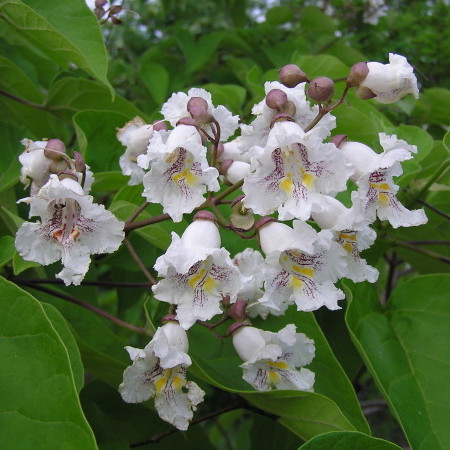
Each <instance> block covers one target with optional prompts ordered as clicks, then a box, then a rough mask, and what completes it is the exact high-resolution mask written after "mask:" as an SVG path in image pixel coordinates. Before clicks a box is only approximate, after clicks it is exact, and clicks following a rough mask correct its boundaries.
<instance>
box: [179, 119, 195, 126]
mask: <svg viewBox="0 0 450 450" xmlns="http://www.w3.org/2000/svg"><path fill="white" fill-rule="evenodd" d="M178 125H189V126H191V127H198V123H197V122H196V121H195V120H194V119H193V118H192V117H183V118H182V119H180V120H179V121H178V122H177V126H178Z"/></svg>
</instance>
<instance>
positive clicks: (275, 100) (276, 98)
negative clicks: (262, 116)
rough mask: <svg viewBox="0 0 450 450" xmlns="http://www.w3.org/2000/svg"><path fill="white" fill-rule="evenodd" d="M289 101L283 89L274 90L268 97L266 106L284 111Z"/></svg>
mask: <svg viewBox="0 0 450 450" xmlns="http://www.w3.org/2000/svg"><path fill="white" fill-rule="evenodd" d="M287 101H288V97H287V94H286V92H284V91H282V90H281V89H272V90H271V91H270V92H269V93H268V94H267V95H266V105H267V106H268V107H269V108H271V109H276V110H278V111H282V110H283V108H284V106H285V105H286V103H287Z"/></svg>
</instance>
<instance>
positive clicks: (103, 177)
mask: <svg viewBox="0 0 450 450" xmlns="http://www.w3.org/2000/svg"><path fill="white" fill-rule="evenodd" d="M128 179H129V177H127V176H126V175H123V174H122V172H119V171H114V172H96V173H95V181H94V183H93V185H92V192H96V193H98V192H108V191H118V190H119V189H121V188H122V187H123V186H124V185H126V184H127V181H128Z"/></svg>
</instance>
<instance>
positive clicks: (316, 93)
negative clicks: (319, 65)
mask: <svg viewBox="0 0 450 450" xmlns="http://www.w3.org/2000/svg"><path fill="white" fill-rule="evenodd" d="M333 94H334V82H333V80H332V79H331V78H327V77H317V78H314V80H312V81H311V83H309V86H308V91H307V95H308V97H309V98H311V99H312V100H314V101H315V102H318V103H321V102H326V101H328V100H330V98H331V97H333Z"/></svg>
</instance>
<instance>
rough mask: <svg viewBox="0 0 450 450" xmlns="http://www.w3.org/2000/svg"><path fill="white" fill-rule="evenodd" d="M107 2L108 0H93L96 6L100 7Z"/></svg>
mask: <svg viewBox="0 0 450 450" xmlns="http://www.w3.org/2000/svg"><path fill="white" fill-rule="evenodd" d="M107 3H108V0H95V6H96V8H101V7H103V6H105V5H106V4H107Z"/></svg>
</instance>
